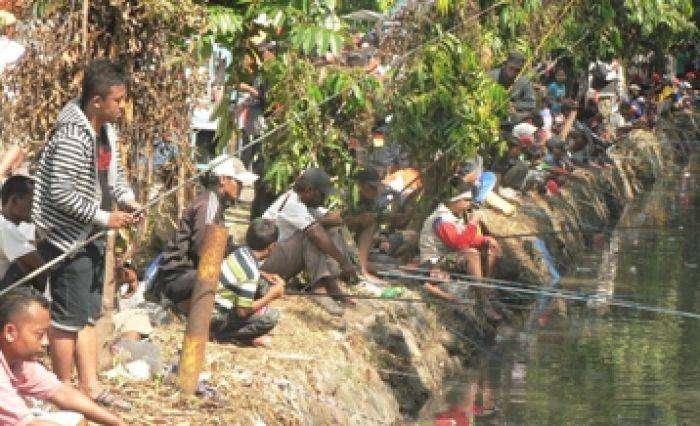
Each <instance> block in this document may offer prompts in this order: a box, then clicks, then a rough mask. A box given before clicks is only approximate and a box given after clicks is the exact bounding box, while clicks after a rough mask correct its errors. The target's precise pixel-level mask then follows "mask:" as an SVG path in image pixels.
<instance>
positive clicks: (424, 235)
mask: <svg viewBox="0 0 700 426" xmlns="http://www.w3.org/2000/svg"><path fill="white" fill-rule="evenodd" d="M471 205H472V191H464V192H460V193H459V194H457V195H454V196H452V195H448V196H447V197H445V200H444V202H442V203H440V204H439V205H438V206H437V208H436V209H435V210H434V211H433V213H432V214H431V215H430V216H428V218H427V219H426V220H425V222H423V228H422V230H421V235H420V260H421V264H422V265H423V266H424V267H426V268H428V267H429V268H430V269H431V270H432V273H431V276H435V277H442V278H449V275H447V274H445V272H443V271H450V272H466V273H468V274H469V275H471V276H474V277H485V276H489V275H490V274H491V272H492V271H493V268H494V266H495V262H496V259H497V257H499V256H500V254H501V248H500V246H499V244H498V242H497V241H496V240H495V239H494V238H493V237H491V236H488V235H483V234H482V232H481V225H482V224H483V221H484V218H483V216H482V214H481V212H479V211H476V212H473V213H472V214H471V215H470V218H469V221H465V220H464V216H465V214H466V213H467V210H469V208H470V207H471ZM482 255H484V257H485V259H484V260H485V261H484V262H483V264H482ZM424 289H425V290H426V291H427V292H428V294H430V295H431V296H434V297H437V298H440V299H444V300H448V301H456V300H461V299H462V298H463V297H462V296H459V295H458V294H459V293H460V289H459V288H457V287H454V286H449V285H445V284H444V283H441V284H433V283H425V285H424ZM462 290H464V289H462ZM479 295H480V298H481V301H482V306H483V311H484V313H485V314H486V315H487V316H488V317H489V318H490V319H492V320H496V321H497V320H500V319H501V315H500V314H499V313H498V312H496V310H495V309H494V308H493V307H492V306H491V302H490V297H491V295H490V292H488V291H484V290H479Z"/></svg>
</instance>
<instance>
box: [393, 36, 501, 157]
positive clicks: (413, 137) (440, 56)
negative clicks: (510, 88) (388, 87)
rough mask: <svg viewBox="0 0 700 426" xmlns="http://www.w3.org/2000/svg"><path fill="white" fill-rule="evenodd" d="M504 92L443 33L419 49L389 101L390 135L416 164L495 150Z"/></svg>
mask: <svg viewBox="0 0 700 426" xmlns="http://www.w3.org/2000/svg"><path fill="white" fill-rule="evenodd" d="M507 104H508V101H507V93H506V91H505V90H504V89H503V88H502V87H501V86H500V85H498V84H496V83H495V82H494V81H493V80H491V78H490V77H489V76H488V75H486V73H485V71H484V69H483V68H482V66H481V63H480V62H479V58H478V55H477V54H476V53H475V52H474V51H473V50H472V49H471V48H470V47H469V46H467V45H466V44H464V43H462V42H460V41H459V40H458V39H457V38H456V37H454V36H451V35H448V36H445V37H443V38H442V39H441V40H440V41H439V42H437V43H435V44H433V45H430V46H428V47H426V48H425V49H423V51H422V52H421V53H420V56H419V58H418V59H417V60H416V62H415V64H414V65H413V67H412V68H410V69H409V70H407V72H406V75H405V77H404V78H403V79H402V80H401V83H400V85H399V88H398V90H397V92H396V95H395V97H394V99H393V102H392V105H393V112H394V118H393V120H392V122H391V129H390V131H391V134H392V136H393V137H394V138H395V139H396V140H397V141H399V142H400V143H401V144H402V145H403V146H405V147H406V148H407V149H408V150H409V151H410V152H411V154H412V155H413V156H415V158H416V159H418V160H419V161H428V160H431V159H433V158H435V157H436V156H438V155H444V156H445V158H446V159H448V162H449V161H451V162H455V161H459V160H463V159H465V158H468V157H472V156H474V155H475V154H477V153H478V152H482V153H483V152H484V151H485V150H488V149H491V148H493V147H496V148H500V147H501V145H502V143H501V140H500V119H501V118H502V117H504V116H505V114H506V109H507Z"/></svg>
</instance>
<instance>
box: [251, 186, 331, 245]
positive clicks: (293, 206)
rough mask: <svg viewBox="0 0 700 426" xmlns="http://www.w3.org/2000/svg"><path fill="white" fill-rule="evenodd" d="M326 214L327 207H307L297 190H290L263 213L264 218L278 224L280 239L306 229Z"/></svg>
mask: <svg viewBox="0 0 700 426" xmlns="http://www.w3.org/2000/svg"><path fill="white" fill-rule="evenodd" d="M325 214H326V211H325V209H322V208H320V207H318V208H312V207H307V206H306V204H304V203H302V202H301V199H299V194H297V193H296V191H294V190H289V191H287V192H285V193H284V194H282V195H280V196H279V198H277V200H275V202H274V203H272V205H271V206H270V207H269V208H268V209H267V210H266V211H265V213H264V214H263V218H265V219H269V220H272V221H274V222H275V223H276V224H277V227H278V228H279V231H280V236H279V241H284V240H286V239H288V238H289V237H291V236H292V235H293V234H294V233H295V232H297V231H304V230H305V229H306V228H308V227H309V226H311V225H313V224H314V223H316V222H317V221H318V220H319V219H321V218H322V217H323V216H325Z"/></svg>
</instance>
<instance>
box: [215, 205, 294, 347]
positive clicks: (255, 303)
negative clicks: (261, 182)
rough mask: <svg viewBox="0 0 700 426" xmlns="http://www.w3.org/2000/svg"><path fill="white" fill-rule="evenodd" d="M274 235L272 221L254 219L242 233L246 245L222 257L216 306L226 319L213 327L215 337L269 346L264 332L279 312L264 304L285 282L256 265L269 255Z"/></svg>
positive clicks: (276, 295) (278, 294)
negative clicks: (221, 309) (222, 311)
mask: <svg viewBox="0 0 700 426" xmlns="http://www.w3.org/2000/svg"><path fill="white" fill-rule="evenodd" d="M278 236H279V230H278V229H277V225H275V223H274V222H272V221H270V220H268V219H262V218H258V219H255V220H253V222H251V224H250V226H249V227H248V231H247V232H246V236H245V239H246V245H245V246H240V247H238V248H236V249H235V250H234V251H233V252H232V253H231V254H229V255H228V256H227V257H226V259H224V261H223V263H222V265H221V281H220V294H219V295H217V305H218V306H219V307H222V308H224V309H225V312H226V319H225V322H224V323H223V324H219V325H218V326H217V325H214V326H213V328H214V330H213V331H214V336H215V338H216V339H217V340H219V341H235V342H240V343H246V344H252V345H253V346H261V347H266V348H269V347H270V346H271V345H270V340H269V338H268V337H267V336H265V335H266V334H267V333H269V332H270V331H271V330H272V329H273V328H274V327H275V325H277V321H278V320H279V312H278V311H276V310H274V309H270V308H269V307H268V305H269V304H270V303H271V302H272V301H273V300H275V299H278V298H280V297H282V296H283V295H284V286H285V282H284V280H283V279H282V278H280V276H279V275H277V274H269V273H266V272H263V271H261V270H259V269H258V266H259V265H260V264H261V263H262V261H263V260H264V259H266V258H267V257H268V256H269V255H270V252H271V251H272V249H273V248H274V247H275V245H276V244H277V237H278ZM221 287H223V289H221Z"/></svg>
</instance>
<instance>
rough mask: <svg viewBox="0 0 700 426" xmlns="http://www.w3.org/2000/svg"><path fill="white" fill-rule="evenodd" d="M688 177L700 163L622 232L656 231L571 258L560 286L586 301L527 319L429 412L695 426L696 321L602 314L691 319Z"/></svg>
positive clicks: (699, 411) (696, 190)
mask: <svg viewBox="0 0 700 426" xmlns="http://www.w3.org/2000/svg"><path fill="white" fill-rule="evenodd" d="M698 170H700V159H696V160H695V161H693V162H691V164H690V165H689V166H688V167H686V168H685V170H681V171H678V172H677V173H673V174H672V176H668V177H666V178H664V179H662V180H660V181H659V182H658V183H657V184H656V185H655V186H654V188H653V189H652V190H651V191H650V192H649V193H648V194H646V195H645V196H644V197H640V199H638V200H637V201H635V202H634V203H632V204H631V205H630V206H629V207H628V208H627V209H626V212H625V214H624V216H623V218H622V219H621V221H620V224H621V225H622V226H637V225H650V224H651V225H655V226H656V229H651V230H649V229H644V230H622V231H619V232H616V233H613V235H612V237H611V238H610V239H609V240H608V241H607V243H605V244H604V245H603V247H600V246H599V247H597V248H593V249H591V251H590V252H589V253H585V254H584V255H582V256H580V259H582V261H581V263H580V264H578V265H576V266H577V267H578V268H572V271H573V272H572V274H573V275H574V277H575V278H576V279H574V280H569V282H574V283H576V284H569V285H566V284H563V285H564V286H565V287H566V288H567V289H571V290H580V291H585V292H587V293H592V294H596V297H595V300H593V301H592V302H589V304H588V306H586V305H584V304H582V303H567V304H566V305H565V306H559V311H563V312H562V313H556V312H555V313H554V314H553V315H551V316H547V315H544V316H542V314H543V313H546V312H547V311H536V312H535V313H534V314H532V315H531V318H529V321H528V323H527V325H526V326H525V328H524V329H521V330H518V332H517V333H515V334H514V336H513V337H506V338H503V339H500V340H501V342H500V343H498V344H496V345H495V346H494V347H493V348H491V351H492V352H494V353H495V355H488V356H482V357H480V358H479V357H477V359H475V360H474V362H473V366H472V368H471V369H470V370H469V372H468V373H467V375H466V377H464V378H462V380H460V382H461V383H463V384H460V385H457V386H452V388H451V389H449V390H448V391H447V396H446V397H445V398H444V400H443V401H442V403H440V404H437V405H439V408H438V407H437V406H432V405H431V407H430V408H428V410H430V409H432V408H435V409H434V410H433V411H432V413H433V414H435V413H436V412H442V413H443V414H444V412H445V410H447V409H449V408H448V407H450V406H451V407H452V412H451V414H450V416H452V417H453V418H454V417H455V416H456V417H458V418H459V417H460V416H465V417H462V419H463V420H462V422H459V421H458V422H456V423H452V424H470V423H469V422H470V421H471V422H472V423H471V424H504V425H505V424H507V425H544V424H555V425H560V424H565V425H581V424H594V425H609V424H621V425H639V424H659V425H686V424H687V425H691V424H700V320H697V319H685V318H680V317H677V316H670V315H661V314H655V313H647V312H641V311H637V310H630V309H623V308H616V307H610V306H609V305H607V304H606V301H609V300H610V298H611V297H615V298H621V299H625V300H632V301H634V302H637V303H640V304H644V305H650V306H663V307H666V308H671V309H677V310H681V311H688V312H695V313H700V288H698V286H700V172H698ZM686 171H689V172H686ZM679 229H681V230H682V231H683V232H678V230H679ZM564 282H565V283H566V280H564ZM560 305H562V304H560ZM562 308H564V309H562ZM538 320H539V321H538ZM426 408H427V407H426ZM437 416H438V417H440V414H437ZM430 417H434V415H431V416H430ZM444 424H450V423H449V422H445V423H444Z"/></svg>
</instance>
